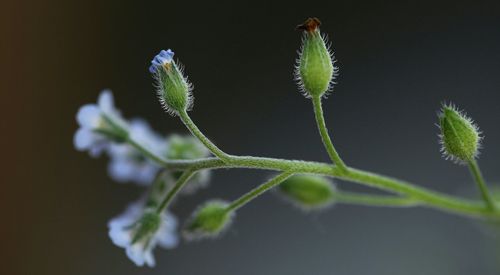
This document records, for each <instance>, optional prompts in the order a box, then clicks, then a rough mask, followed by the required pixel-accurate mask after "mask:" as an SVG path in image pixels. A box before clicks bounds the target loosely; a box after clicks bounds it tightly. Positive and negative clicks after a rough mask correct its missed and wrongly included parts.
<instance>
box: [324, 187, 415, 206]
mask: <svg viewBox="0 0 500 275" xmlns="http://www.w3.org/2000/svg"><path fill="white" fill-rule="evenodd" d="M333 200H334V202H336V203H345V204H357V205H365V206H381V207H412V206H418V205H420V204H421V203H420V202H419V201H418V200H415V199H412V198H408V197H398V196H388V195H371V194H359V193H354V192H346V191H336V192H335V193H334V195H333Z"/></svg>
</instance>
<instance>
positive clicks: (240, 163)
mask: <svg viewBox="0 0 500 275" xmlns="http://www.w3.org/2000/svg"><path fill="white" fill-rule="evenodd" d="M130 144H131V145H132V146H134V147H136V148H138V147H137V144H135V143H130ZM140 148H141V149H142V150H145V151H146V152H147V149H145V147H143V146H141V147H140ZM145 155H146V156H149V155H153V156H154V154H153V153H151V152H148V153H147V154H145ZM153 160H157V161H158V163H159V164H160V165H163V166H164V167H165V168H167V169H172V170H186V171H198V170H202V169H221V168H248V169H261V170H274V171H289V172H293V173H295V174H299V173H306V174H316V175H322V176H328V177H333V178H339V179H343V180H346V181H351V182H355V183H359V184H363V185H366V186H370V187H374V188H378V189H382V190H386V191H389V192H393V193H396V194H400V195H403V196H406V197H410V198H412V199H415V200H417V201H418V202H420V203H421V204H420V205H422V206H426V207H432V208H435V209H439V210H442V211H446V212H450V213H455V214H461V215H467V216H474V217H485V218H486V217H490V218H500V212H499V211H497V210H496V209H491V208H489V207H487V206H485V205H484V203H483V202H478V201H474V200H468V199H462V198H458V197H454V196H450V195H446V194H442V193H439V192H435V191H432V190H429V189H426V188H423V187H419V186H416V185H413V184H410V183H408V182H405V181H402V180H398V179H393V178H390V177H386V176H382V175H379V174H375V173H371V172H367V171H363V170H358V169H355V168H351V167H347V168H345V169H344V170H343V169H340V168H339V167H338V166H337V165H335V166H332V165H329V164H326V163H320V162H312V161H299V160H286V159H275V158H263V157H251V156H232V155H227V158H226V160H225V161H222V160H220V159H218V158H203V159H194V160H163V159H153Z"/></svg>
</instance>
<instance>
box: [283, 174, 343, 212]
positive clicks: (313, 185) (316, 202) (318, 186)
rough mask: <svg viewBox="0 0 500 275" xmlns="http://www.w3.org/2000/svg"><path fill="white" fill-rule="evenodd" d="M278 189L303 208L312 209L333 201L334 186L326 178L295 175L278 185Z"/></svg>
mask: <svg viewBox="0 0 500 275" xmlns="http://www.w3.org/2000/svg"><path fill="white" fill-rule="evenodd" d="M279 191H280V192H281V193H282V194H283V195H285V196H286V197H287V198H289V199H290V200H291V201H292V202H294V203H297V204H298V205H299V206H301V207H302V208H304V209H314V208H321V207H325V206H328V205H329V204H331V203H333V196H334V193H335V186H334V185H333V183H332V182H331V181H330V180H328V179H327V178H324V177H320V176H313V175H296V176H293V177H290V178H289V179H287V180H285V181H284V182H282V183H281V184H280V185H279Z"/></svg>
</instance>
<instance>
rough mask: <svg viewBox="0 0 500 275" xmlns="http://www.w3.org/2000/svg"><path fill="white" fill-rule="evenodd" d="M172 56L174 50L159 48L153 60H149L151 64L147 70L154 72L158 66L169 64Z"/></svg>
mask: <svg viewBox="0 0 500 275" xmlns="http://www.w3.org/2000/svg"><path fill="white" fill-rule="evenodd" d="M173 58H174V52H173V51H172V50H170V49H168V50H166V51H165V50H161V51H160V53H159V54H157V55H156V56H155V57H154V58H153V60H152V61H151V66H149V72H150V73H152V74H154V73H156V72H157V70H158V68H159V67H163V66H165V64H170V63H171V62H172V60H173Z"/></svg>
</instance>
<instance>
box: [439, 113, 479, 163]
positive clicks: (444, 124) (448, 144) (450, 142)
mask: <svg viewBox="0 0 500 275" xmlns="http://www.w3.org/2000/svg"><path fill="white" fill-rule="evenodd" d="M439 126H440V128H441V135H440V138H441V145H442V148H441V151H442V152H443V154H444V155H445V157H446V158H447V159H451V160H453V161H455V162H457V163H466V162H469V161H471V160H473V159H474V158H475V157H476V156H477V155H478V150H479V148H480V141H481V136H480V132H479V129H478V128H477V126H476V125H475V124H474V122H473V121H472V120H471V119H470V118H468V117H467V116H466V115H465V114H464V113H462V112H460V111H459V110H458V109H457V108H456V107H455V106H453V105H443V108H442V110H441V113H440V114H439Z"/></svg>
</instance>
